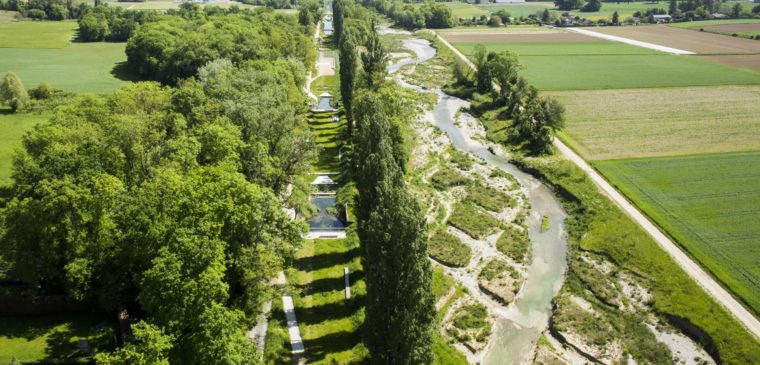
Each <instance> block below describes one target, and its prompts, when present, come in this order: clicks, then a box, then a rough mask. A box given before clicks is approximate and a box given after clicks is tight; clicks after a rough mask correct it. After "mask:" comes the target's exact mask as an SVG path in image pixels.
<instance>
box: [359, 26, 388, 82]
mask: <svg viewBox="0 0 760 365" xmlns="http://www.w3.org/2000/svg"><path fill="white" fill-rule="evenodd" d="M364 47H365V48H366V49H367V51H366V52H364V53H362V67H364V80H365V83H366V85H367V88H369V89H370V90H377V88H378V87H380V84H382V83H383V80H385V75H386V74H387V70H386V67H387V63H388V53H387V51H386V50H385V47H383V44H382V43H381V42H380V36H379V35H378V34H377V30H375V24H374V23H373V24H372V30H371V32H370V33H369V36H368V37H367V41H366V43H365V44H364Z"/></svg>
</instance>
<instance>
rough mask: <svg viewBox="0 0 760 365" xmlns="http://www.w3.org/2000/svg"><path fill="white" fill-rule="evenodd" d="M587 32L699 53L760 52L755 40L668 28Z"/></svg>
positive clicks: (600, 28) (599, 28) (626, 28)
mask: <svg viewBox="0 0 760 365" xmlns="http://www.w3.org/2000/svg"><path fill="white" fill-rule="evenodd" d="M586 29H588V30H591V31H594V32H598V33H603V34H609V35H614V36H618V37H624V38H629V39H634V40H637V41H642V42H648V43H654V44H658V45H661V46H667V47H673V48H678V49H682V50H685V51H691V52H694V53H698V54H740V53H760V42H758V41H755V40H750V39H745V38H740V37H731V36H726V35H722V34H715V33H708V32H700V31H698V30H697V31H695V30H690V29H681V28H675V27H669V26H666V25H641V26H637V27H595V28H586Z"/></svg>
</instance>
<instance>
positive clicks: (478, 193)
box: [465, 185, 515, 212]
mask: <svg viewBox="0 0 760 365" xmlns="http://www.w3.org/2000/svg"><path fill="white" fill-rule="evenodd" d="M465 201H466V202H470V203H474V204H477V205H479V206H481V207H483V208H485V209H488V210H490V211H492V212H501V211H502V210H504V209H506V208H507V207H514V206H515V201H514V200H513V199H512V198H511V197H509V196H508V195H507V194H504V193H502V192H501V191H499V190H498V189H494V188H492V187H489V186H481V185H477V186H472V187H470V188H468V189H467V199H465Z"/></svg>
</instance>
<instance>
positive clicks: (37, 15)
mask: <svg viewBox="0 0 760 365" xmlns="http://www.w3.org/2000/svg"><path fill="white" fill-rule="evenodd" d="M26 16H28V17H29V18H31V19H34V20H43V19H47V14H45V11H44V10H40V9H32V10H29V12H28V13H27V14H26Z"/></svg>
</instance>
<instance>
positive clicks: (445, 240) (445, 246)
mask: <svg viewBox="0 0 760 365" xmlns="http://www.w3.org/2000/svg"><path fill="white" fill-rule="evenodd" d="M428 253H429V254H430V256H431V257H432V258H434V259H436V260H437V261H439V262H441V263H443V264H444V265H446V266H453V267H464V266H467V264H468V263H469V262H470V257H471V256H472V251H471V250H470V247H468V246H467V245H464V244H462V242H461V241H460V240H459V238H457V237H456V236H454V235H453V234H451V233H448V232H446V231H445V230H443V229H439V230H437V231H436V232H435V233H433V236H432V237H430V241H429V242H428Z"/></svg>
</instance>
